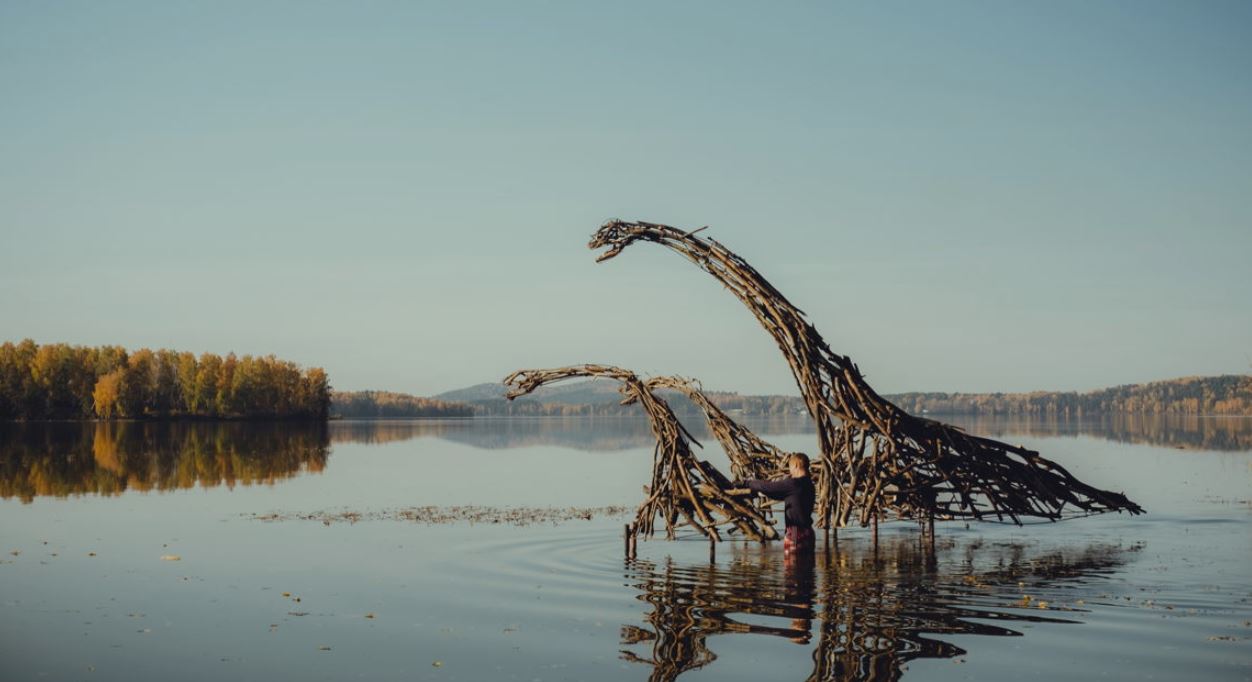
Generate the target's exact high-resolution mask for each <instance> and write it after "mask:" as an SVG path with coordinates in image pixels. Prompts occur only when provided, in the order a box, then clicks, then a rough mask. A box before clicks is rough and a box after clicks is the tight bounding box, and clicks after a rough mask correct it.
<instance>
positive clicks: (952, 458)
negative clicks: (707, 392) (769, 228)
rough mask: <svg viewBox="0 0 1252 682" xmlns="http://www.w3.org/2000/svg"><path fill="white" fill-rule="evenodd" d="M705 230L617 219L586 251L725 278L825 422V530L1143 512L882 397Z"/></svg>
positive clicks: (820, 481)
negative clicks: (687, 265)
mask: <svg viewBox="0 0 1252 682" xmlns="http://www.w3.org/2000/svg"><path fill="white" fill-rule="evenodd" d="M703 229H704V228H700V230H703ZM700 230H694V231H692V232H686V231H683V230H679V229H677V228H673V227H669V226H667V225H660V224H655V223H645V222H623V221H618V220H613V221H609V222H607V223H605V224H604V225H603V226H602V227H601V228H600V230H599V231H597V232H596V234H595V235H594V236H593V238H592V240H591V242H590V243H589V244H588V246H589V247H590V248H592V249H600V248H605V249H607V250H606V251H605V252H604V253H602V254H601V255H600V256H599V257H598V258H597V259H596V260H597V262H602V261H606V260H608V259H610V258H613V257H615V256H617V255H618V254H619V253H621V252H622V250H623V249H625V248H626V247H627V246H630V245H631V244H633V243H635V242H640V241H642V242H652V243H656V244H660V245H662V246H665V247H667V248H669V249H672V250H673V251H676V252H677V253H679V254H680V255H682V256H683V257H685V258H686V259H687V260H689V261H691V262H692V263H694V264H696V266H698V267H699V268H700V269H702V270H704V271H705V272H707V273H709V274H711V275H713V276H714V277H715V278H717V280H718V281H719V282H721V283H722V285H723V286H725V287H726V288H727V289H728V290H730V292H731V293H732V294H734V295H735V297H736V298H738V299H739V300H740V302H742V303H743V304H744V305H745V306H746V307H747V308H748V310H749V311H751V312H752V314H753V315H754V316H755V317H756V318H757V321H758V322H760V323H761V325H762V326H763V327H764V328H765V330H766V331H767V332H768V333H769V334H770V336H772V337H773V338H774V341H775V342H776V343H777V345H778V348H779V350H781V351H782V353H783V356H784V358H785V359H786V361H787V363H788V365H790V367H791V371H792V374H793V375H794V376H795V380H796V384H797V385H798V386H799V388H800V393H801V395H802V396H803V397H804V401H805V404H806V406H807V407H808V411H809V413H810V414H811V415H812V417H813V419H814V420H815V421H816V425H817V436H818V445H819V448H820V449H821V457H820V460H819V462H818V469H819V474H820V475H819V476H818V477H817V480H816V481H815V484H817V494H818V501H817V505H818V506H817V510H816V511H817V524H818V525H819V526H823V527H830V526H832V525H833V526H836V527H838V526H844V525H847V523H848V522H849V520H850V518H851V517H852V514H853V513H854V512H855V513H856V514H857V515H858V520H859V521H860V524H861V525H867V524H868V523H869V522H871V521H873V522H875V523H877V521H878V519H879V518H886V517H887V515H888V514H894V515H895V516H896V517H898V518H913V519H929V520H930V521H932V522H933V520H934V518H935V517H936V516H938V517H940V518H949V519H953V518H966V519H984V518H988V517H990V518H995V519H998V520H1002V521H1003V520H1008V521H1011V522H1013V523H1017V524H1020V523H1021V519H1022V517H1041V518H1045V519H1052V520H1056V519H1060V518H1063V517H1065V516H1069V515H1083V514H1093V513H1100V512H1108V511H1127V512H1130V513H1132V514H1138V513H1141V512H1142V511H1143V510H1142V509H1141V508H1140V507H1139V505H1137V504H1135V503H1134V502H1131V501H1130V500H1129V499H1127V498H1126V497H1125V496H1124V495H1122V494H1120V493H1114V492H1108V491H1104V490H1100V489H1097V488H1094V487H1092V486H1089V485H1087V484H1085V483H1083V482H1082V481H1079V480H1078V479H1076V478H1074V476H1072V475H1071V474H1070V473H1069V472H1067V471H1066V470H1065V469H1064V468H1063V467H1061V466H1060V465H1058V464H1056V463H1054V462H1051V461H1049V460H1047V459H1044V458H1043V457H1040V456H1039V453H1037V452H1034V451H1032V450H1028V449H1026V448H1023V447H1020V446H1013V445H1009V444H1007V443H1002V442H999V441H996V440H992V439H989V438H980V437H978V436H971V435H969V434H966V433H964V432H962V431H961V430H960V429H957V428H956V427H952V426H948V425H946V424H942V423H940V422H937V421H932V420H929V419H923V418H919V417H914V416H912V415H910V414H908V413H906V412H905V411H904V410H902V409H900V408H899V407H897V406H896V405H894V404H892V403H891V402H889V401H887V400H886V399H884V398H883V397H881V396H879V395H878V394H877V393H876V392H874V390H873V389H872V388H870V386H869V384H867V383H866V382H865V380H864V378H863V377H862V376H861V372H860V370H859V369H858V368H857V366H856V365H855V364H854V363H853V362H852V360H851V359H850V358H848V357H847V356H844V355H839V354H838V353H835V352H834V351H833V350H831V349H830V347H829V346H828V345H827V344H826V341H825V340H824V339H823V338H822V336H821V335H820V334H819V333H818V332H817V330H816V329H815V328H814V327H813V325H812V324H810V323H809V322H808V321H807V320H806V319H805V315H804V312H803V311H801V310H800V309H799V308H796V307H795V306H794V305H792V304H791V302H790V301H788V300H787V298H786V297H785V296H783V295H782V293H780V292H779V291H778V290H777V289H775V288H774V287H773V286H772V285H771V284H770V283H769V282H768V281H766V279H765V278H764V277H762V276H761V274H760V273H758V272H757V271H756V270H755V269H754V268H753V267H752V266H751V265H749V264H748V263H747V261H745V260H743V259H742V258H740V257H739V256H737V255H735V254H734V253H733V252H731V251H730V250H729V249H727V248H726V247H724V246H722V245H721V244H719V243H718V242H716V241H714V240H712V239H703V238H701V237H699V236H697V233H698V232H700ZM632 376H633V375H632ZM636 381H637V380H636ZM654 428H656V427H655V425H654ZM661 435H662V434H661V433H660V432H658V439H659V438H660V437H661ZM666 437H667V438H669V437H671V436H668V435H667V436H666ZM659 452H660V450H658V453H659ZM657 483H658V481H655V480H654V484H653V487H652V488H651V495H652V496H653V497H655V496H656V495H657V494H658V490H657V488H656V484H657ZM642 511H643V510H642V508H641V513H642Z"/></svg>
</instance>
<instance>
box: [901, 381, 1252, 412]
mask: <svg viewBox="0 0 1252 682" xmlns="http://www.w3.org/2000/svg"><path fill="white" fill-rule="evenodd" d="M886 397H887V399H888V400H891V401H892V402H894V403H895V404H897V405H899V406H900V407H901V408H903V409H904V410H906V411H908V412H911V413H913V414H921V413H923V412H928V413H933V414H1010V415H1031V416H1034V415H1046V416H1068V417H1082V416H1092V415H1103V414H1178V415H1232V416H1234V415H1241V416H1252V376H1249V375H1245V374H1227V375H1223V376H1216V377H1183V378H1180V379H1170V380H1167V381H1154V382H1151V383H1146V384H1127V385H1124V386H1114V387H1111V388H1104V389H1099V390H1096V391H1088V392H1085V393H1078V392H1075V391H1067V392H1058V391H1034V392H1031V393H901V394H896V395H888V396H886Z"/></svg>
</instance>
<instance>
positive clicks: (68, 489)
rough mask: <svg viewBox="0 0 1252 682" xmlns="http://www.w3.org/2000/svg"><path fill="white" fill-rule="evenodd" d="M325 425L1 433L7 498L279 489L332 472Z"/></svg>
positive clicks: (177, 425) (53, 427) (119, 426)
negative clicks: (292, 480) (303, 476)
mask: <svg viewBox="0 0 1252 682" xmlns="http://www.w3.org/2000/svg"><path fill="white" fill-rule="evenodd" d="M329 455H330V438H329V435H328V432H327V429H326V425H325V424H324V423H316V422H315V423H294V422H284V423H248V422H229V423H206V422H100V423H85V424H84V423H55V424H10V425H4V426H3V427H0V497H3V498H5V499H8V498H12V497H16V498H19V499H21V500H22V501H23V502H31V501H32V500H33V499H34V498H35V497H37V496H45V495H46V496H55V497H67V496H70V495H92V494H94V495H118V494H121V493H123V492H126V491H128V490H139V491H145V490H174V489H180V488H191V487H194V486H197V485H199V486H201V487H213V486H218V485H225V486H227V487H234V486H235V485H238V484H242V485H251V484H257V483H264V484H269V483H274V482H276V481H278V480H281V479H284V478H289V477H291V476H295V475H297V474H299V473H301V472H304V471H312V472H317V471H321V470H322V469H323V468H325V466H326V460H327V458H328V457H329Z"/></svg>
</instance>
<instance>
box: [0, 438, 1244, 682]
mask: <svg viewBox="0 0 1252 682" xmlns="http://www.w3.org/2000/svg"><path fill="white" fill-rule="evenodd" d="M958 423H959V424H960V425H962V426H963V427H965V428H967V429H968V430H970V431H972V432H975V433H983V434H987V435H992V436H995V437H998V438H1004V439H1008V440H1012V441H1014V442H1021V443H1023V444H1025V445H1027V446H1028V447H1032V448H1035V449H1038V450H1040V451H1041V452H1042V453H1043V454H1044V455H1045V456H1047V457H1049V458H1051V459H1054V460H1056V461H1058V462H1060V463H1061V464H1063V465H1065V466H1066V467H1067V468H1069V469H1070V470H1071V471H1072V472H1073V473H1074V474H1075V475H1077V476H1079V477H1080V478H1083V479H1084V480H1087V481H1089V482H1091V483H1093V484H1096V485H1099V486H1101V487H1107V488H1113V489H1117V490H1123V491H1125V492H1126V493H1127V494H1128V495H1130V496H1131V498H1132V499H1134V500H1135V501H1137V502H1139V503H1141V504H1143V505H1144V506H1145V507H1146V508H1147V510H1148V513H1147V514H1146V515H1144V516H1140V517H1129V516H1126V515H1106V516H1099V517H1092V518H1087V519H1079V520H1073V521H1066V522H1063V523H1044V524H1040V525H1030V526H1026V527H1016V526H1011V525H996V524H972V525H971V526H969V527H968V528H967V527H966V526H965V524H963V523H955V524H951V523H950V524H940V525H939V538H938V541H937V543H936V546H935V548H934V551H933V552H931V551H928V549H927V547H926V546H925V545H923V544H922V543H921V542H920V540H919V537H918V535H917V529H916V527H914V526H912V525H911V524H904V523H897V524H888V525H886V526H884V528H883V533H882V538H881V540H880V543H879V545H878V546H877V547H874V546H873V545H872V544H871V543H870V542H869V536H868V533H867V532H865V531H864V530H862V529H843V530H841V531H840V532H839V533H838V534H837V535H836V536H835V537H831V538H830V540H829V542H825V543H824V542H823V541H822V540H823V538H822V537H821V536H820V535H819V552H818V554H817V556H816V557H815V559H814V561H812V562H811V563H805V562H801V563H798V564H797V563H788V562H785V561H784V560H783V557H782V553H781V548H779V547H777V546H772V547H762V546H759V545H755V544H742V543H727V544H724V545H723V546H721V547H720V548H719V550H718V552H717V555H716V557H715V560H714V561H712V562H710V560H709V552H708V545H707V543H705V542H703V541H699V540H698V539H695V538H685V539H683V540H680V541H677V542H665V541H662V540H655V541H650V542H645V543H642V544H641V546H640V556H639V558H638V559H637V560H635V561H626V560H624V558H623V556H622V546H621V545H622V543H621V525H622V523H623V522H624V521H625V519H624V518H620V517H614V516H612V515H611V514H608V515H606V514H597V515H594V516H593V518H591V519H590V520H583V519H581V518H576V520H572V521H567V522H562V523H556V524H552V523H539V524H531V525H526V526H513V525H509V524H507V523H505V524H495V523H482V522H480V523H473V524H471V523H466V522H460V523H451V524H435V525H431V524H425V523H415V522H411V521H404V520H396V519H397V518H400V517H398V516H396V515H394V514H392V513H391V512H395V511H397V510H403V509H406V508H410V507H414V506H426V505H434V506H440V507H444V506H455V505H474V506H486V507H513V508H525V507H562V508H564V507H604V506H608V505H624V506H627V507H628V508H633V506H634V505H635V504H636V503H637V502H638V499H639V495H640V486H641V485H642V484H643V483H644V482H645V481H646V480H647V474H648V469H649V466H650V463H651V440H650V436H649V434H648V431H647V426H646V423H645V422H642V421H640V420H631V419H554V420H544V419H529V420H527V419H517V420H506V419H500V420H466V421H444V422H383V423H371V422H335V423H331V424H330V425H328V426H307V425H304V426H301V425H293V424H278V425H244V424H228V425H212V424H189V425H180V424H113V425H99V426H98V425H94V424H93V425H70V424H56V425H43V426H38V425H27V426H19V425H10V426H4V427H0V498H2V499H0V552H3V553H2V554H0V678H3V679H5V680H10V679H12V680H26V679H70V680H78V679H108V680H113V679H116V680H147V679H153V680H155V679H168V678H169V677H170V676H172V675H177V676H178V677H180V678H190V679H224V678H231V679H248V680H252V679H255V680H261V679H275V678H283V679H285V678H308V679H335V680H338V679H349V678H351V679H371V680H399V679H404V680H411V679H446V680H482V679H521V680H535V679H540V680H565V679H624V680H641V679H654V680H669V679H675V678H678V677H681V679H684V680H688V679H701V678H707V679H719V680H722V679H745V680H746V679H752V680H760V679H840V680H842V679H849V680H851V679H875V680H879V679H899V678H904V679H918V680H932V679H940V680H943V679H995V680H999V679H1017V678H1055V677H1058V676H1061V677H1064V678H1069V679H1164V680H1168V679H1214V680H1226V679H1229V680H1245V679H1248V678H1249V677H1250V676H1252V639H1250V638H1252V605H1250V603H1249V601H1250V600H1252V571H1249V570H1248V568H1247V566H1248V561H1249V559H1252V533H1249V530H1250V529H1252V526H1250V525H1249V523H1250V522H1252V502H1250V500H1252V452H1249V450H1248V449H1247V448H1246V447H1243V446H1241V444H1246V443H1248V434H1249V433H1250V432H1252V424H1250V423H1249V422H1248V421H1247V420H1244V421H1239V420H1229V419H1227V420H1211V421H1203V420H1195V421H1193V422H1192V423H1185V422H1179V423H1163V422H1160V421H1157V422H1153V421H1151V420H1142V421H1141V422H1140V423H1134V424H1131V423H1127V422H1126V421H1124V420H1123V421H1122V422H1119V423H1111V422H1110V423H1106V424H1101V423H1099V422H1081V423H1076V422H1055V421H1054V422H1047V421H1033V422H1032V421H1022V420H987V419H982V420H966V421H964V422H958ZM753 427H754V428H756V429H758V432H760V433H763V434H768V435H767V436H766V437H767V438H769V439H770V440H772V441H774V442H775V443H777V444H779V445H780V446H782V447H784V448H787V449H798V450H807V451H809V452H813V450H814V445H813V441H814V440H815V439H814V436H813V433H812V430H811V427H810V426H809V425H808V424H807V422H804V421H790V422H761V423H753ZM702 435H703V434H702V433H701V432H700V431H698V430H697V431H696V436H697V438H701V437H702ZM705 440H706V443H705V445H706V448H705V451H704V452H705V454H706V455H707V457H708V458H709V459H710V460H711V461H713V462H714V463H716V464H719V465H722V463H724V457H723V456H722V455H721V454H720V453H719V452H717V451H716V445H715V444H714V443H712V442H711V441H707V439H705ZM344 511H351V512H362V513H364V514H365V516H364V517H363V518H366V519H374V520H362V521H358V522H356V523H351V522H349V521H346V520H343V519H344V518H349V517H343V516H334V514H335V513H338V512H344ZM319 514H320V515H319ZM266 515H278V516H280V517H282V518H285V519H288V520H283V521H269V522H267V521H262V520H259V519H260V518H261V517H265V516H266ZM302 516H314V517H315V518H314V520H307V521H306V520H302V518H301V517H302ZM328 519H333V520H328ZM175 556H176V557H177V560H169V559H171V558H172V557H175ZM162 557H165V560H163V558H162Z"/></svg>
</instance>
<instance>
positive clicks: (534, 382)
mask: <svg viewBox="0 0 1252 682" xmlns="http://www.w3.org/2000/svg"><path fill="white" fill-rule="evenodd" d="M574 377H600V378H606V379H612V380H614V381H617V382H620V383H621V389H620V390H621V393H622V404H623V405H630V404H638V405H639V406H640V407H641V408H643V411H644V414H646V415H647V417H648V423H649V425H650V427H651V428H652V435H653V436H655V437H656V447H655V449H654V450H653V456H652V480H651V483H650V484H649V485H648V486H647V487H646V488H645V491H644V492H645V495H646V497H645V499H644V501H643V503H642V504H640V505H639V508H638V510H637V511H636V512H635V523H634V525H633V526H632V527H631V533H632V534H634V535H636V536H637V535H643V536H644V537H650V536H651V535H652V534H653V532H654V524H655V522H656V517H658V516H659V517H661V519H662V520H664V522H665V536H666V538H668V539H670V540H673V539H674V537H675V535H674V531H675V529H676V528H677V527H678V525H679V521H678V520H679V517H682V518H683V519H685V520H686V522H687V523H688V524H690V525H691V526H692V527H694V528H695V529H696V530H698V531H700V532H701V533H703V534H704V535H705V536H707V537H708V538H709V539H710V540H712V541H714V542H717V541H719V540H721V539H722V537H721V534H720V533H719V531H718V528H719V527H720V526H728V527H729V528H730V529H733V531H737V532H739V533H741V534H742V535H743V536H745V537H748V538H751V539H753V540H758V541H761V542H765V541H768V540H776V539H778V533H777V532H776V531H775V530H774V527H773V526H772V525H770V523H769V521H768V520H766V519H765V518H764V516H763V515H762V514H761V512H760V511H759V510H757V509H756V508H755V507H753V506H752V504H751V503H749V502H748V501H747V500H746V499H745V498H743V497H739V496H736V495H732V494H730V493H729V492H727V491H728V490H730V489H732V488H733V486H732V485H731V482H730V481H729V480H727V478H726V476H725V475H723V474H722V473H721V472H720V471H718V470H717V468H716V467H714V466H713V465H711V464H709V463H708V462H705V461H701V460H699V459H697V458H696V457H695V455H694V454H692V452H691V443H692V442H696V443H697V444H698V441H696V440H695V438H693V437H692V436H691V434H690V433H688V432H687V429H686V428H684V427H683V425H682V422H680V421H678V417H677V416H675V415H674V411H673V410H672V409H670V406H669V404H668V403H666V402H665V400H664V399H663V398H661V397H660V396H658V395H656V393H654V392H653V390H652V388H651V387H650V386H649V385H648V384H647V383H645V382H644V381H641V380H640V379H639V377H638V376H636V375H635V374H634V372H631V371H629V370H625V369H622V368H620V367H613V366H610V365H572V366H569V367H557V368H554V369H524V370H520V371H517V372H514V373H512V374H510V375H509V376H507V377H505V379H504V383H505V385H507V386H509V390H508V392H507V393H505V397H506V398H508V399H509V400H513V399H514V398H518V397H520V396H523V395H526V394H528V393H530V392H532V391H534V390H535V389H537V388H539V387H540V386H543V385H545V384H550V383H554V382H557V381H563V380H565V379H571V378H574Z"/></svg>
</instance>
